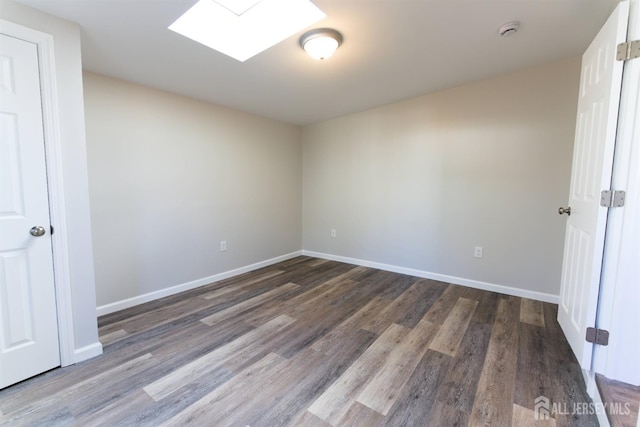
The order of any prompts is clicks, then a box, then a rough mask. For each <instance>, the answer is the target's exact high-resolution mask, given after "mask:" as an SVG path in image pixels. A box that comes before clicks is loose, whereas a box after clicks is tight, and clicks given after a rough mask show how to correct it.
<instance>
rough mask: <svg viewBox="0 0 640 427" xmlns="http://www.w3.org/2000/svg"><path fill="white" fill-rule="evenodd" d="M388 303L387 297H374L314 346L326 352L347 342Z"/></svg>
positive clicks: (313, 346)
mask: <svg viewBox="0 0 640 427" xmlns="http://www.w3.org/2000/svg"><path fill="white" fill-rule="evenodd" d="M387 304H389V301H388V300H386V299H385V298H382V297H375V298H373V299H372V300H371V301H369V302H368V303H367V304H366V305H365V306H364V307H362V308H361V309H360V310H358V311H357V312H356V313H355V314H354V315H353V316H349V317H348V318H347V319H346V320H344V321H343V322H342V323H340V324H339V325H338V326H336V327H335V328H334V329H332V330H331V332H329V333H327V334H325V335H324V336H323V337H322V338H321V339H319V340H317V341H315V342H314V343H313V345H312V348H313V349H314V350H317V351H320V352H325V353H326V352H331V351H332V350H333V349H335V348H336V347H337V346H341V345H345V344H347V342H345V340H348V339H349V335H350V334H352V333H353V332H354V331H356V330H358V329H362V326H363V325H364V324H366V323H367V322H369V321H370V319H372V318H374V317H377V316H379V315H380V311H382V309H383V307H385V306H386V305H387Z"/></svg>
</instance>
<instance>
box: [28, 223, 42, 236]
mask: <svg viewBox="0 0 640 427" xmlns="http://www.w3.org/2000/svg"><path fill="white" fill-rule="evenodd" d="M44 232H45V229H44V227H42V226H40V225H36V226H35V227H31V230H29V233H31V235H32V236H36V237H40V236H42V235H44Z"/></svg>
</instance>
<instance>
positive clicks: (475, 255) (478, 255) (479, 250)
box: [473, 246, 482, 258]
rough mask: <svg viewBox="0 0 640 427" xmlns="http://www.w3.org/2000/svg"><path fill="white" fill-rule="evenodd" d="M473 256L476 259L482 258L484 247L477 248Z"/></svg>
mask: <svg viewBox="0 0 640 427" xmlns="http://www.w3.org/2000/svg"><path fill="white" fill-rule="evenodd" d="M473 256H474V257H476V258H482V246H476V248H475V249H474V251H473Z"/></svg>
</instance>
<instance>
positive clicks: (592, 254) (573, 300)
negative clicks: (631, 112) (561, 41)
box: [558, 2, 629, 369]
mask: <svg viewBox="0 0 640 427" xmlns="http://www.w3.org/2000/svg"><path fill="white" fill-rule="evenodd" d="M628 16H629V4H628V2H621V3H619V4H618V6H617V7H616V10H615V11H614V12H613V13H612V14H611V16H610V17H609V19H608V20H607V22H606V23H605V25H604V26H603V27H602V29H601V30H600V32H599V33H598V35H597V36H596V38H595V39H594V40H593V42H592V43H591V45H590V46H589V48H588V49H587V51H586V52H585V53H584V55H583V57H582V71H581V78H580V92H579V99H578V114H577V117H576V135H575V142H574V151H573V165H572V171H571V185H570V190H569V206H570V207H571V215H570V216H568V217H567V228H566V234H565V247H564V258H563V265H562V279H561V280H562V283H561V287H560V304H559V307H558V322H559V323H560V326H561V327H562V330H563V331H564V333H565V335H566V336H567V340H568V341H569V344H570V345H571V348H572V349H573V351H574V353H575V354H576V357H577V359H578V362H580V365H581V366H582V367H583V368H585V369H588V368H589V367H590V365H591V353H592V344H590V343H587V342H586V341H585V335H586V328H587V327H593V326H594V325H595V317H596V309H597V303H598V288H599V284H600V273H601V266H602V254H603V248H604V237H605V229H606V220H607V208H605V207H601V206H600V192H601V191H602V190H608V189H609V187H610V184H611V171H612V167H613V152H614V146H615V138H616V127H617V121H618V106H619V101H620V87H621V84H622V66H623V63H622V62H619V61H616V58H615V57H616V47H617V45H618V44H619V43H621V42H623V41H625V40H626V31H627V20H628Z"/></svg>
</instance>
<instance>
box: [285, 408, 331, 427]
mask: <svg viewBox="0 0 640 427" xmlns="http://www.w3.org/2000/svg"><path fill="white" fill-rule="evenodd" d="M290 425H291V426H292V427H293V426H304V427H331V424H329V423H328V422H326V421H324V420H322V419H320V418H319V417H317V416H315V415H313V414H312V413H311V412H309V411H307V410H305V411H302V412H301V413H300V414H299V415H298V416H297V417H296V418H294V419H293V421H291V424H290Z"/></svg>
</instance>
